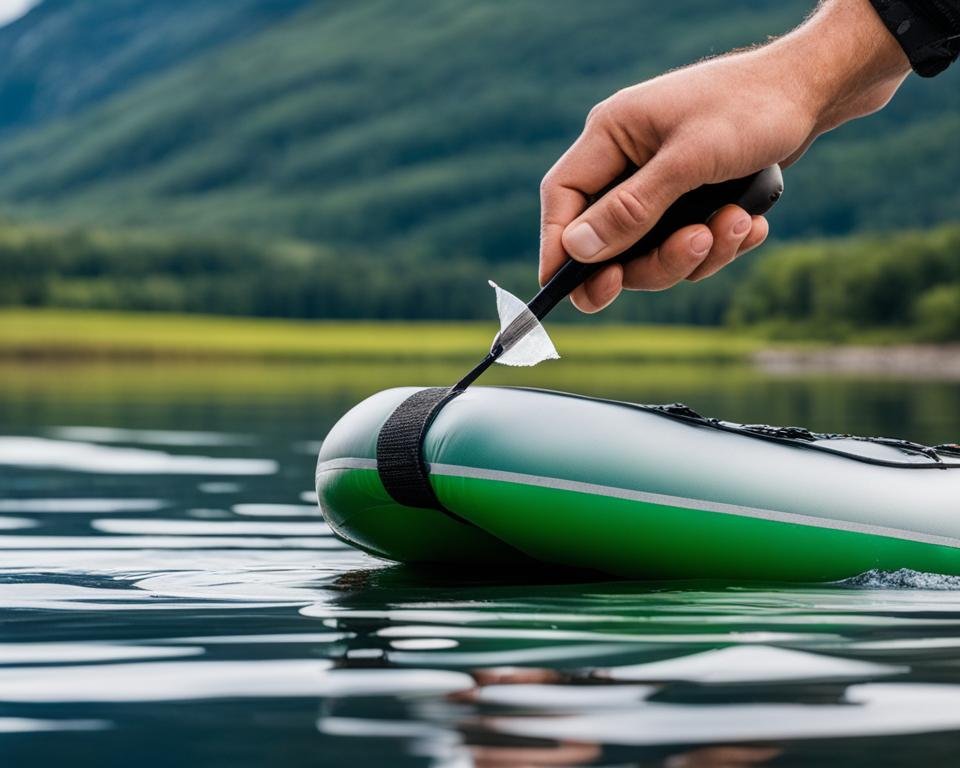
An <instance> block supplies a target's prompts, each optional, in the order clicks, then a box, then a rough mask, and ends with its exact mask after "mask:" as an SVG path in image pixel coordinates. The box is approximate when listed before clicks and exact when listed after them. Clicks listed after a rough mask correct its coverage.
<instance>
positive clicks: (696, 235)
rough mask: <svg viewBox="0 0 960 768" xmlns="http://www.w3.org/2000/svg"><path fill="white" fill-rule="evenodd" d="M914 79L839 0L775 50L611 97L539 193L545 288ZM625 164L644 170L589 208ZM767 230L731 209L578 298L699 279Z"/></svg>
mask: <svg viewBox="0 0 960 768" xmlns="http://www.w3.org/2000/svg"><path fill="white" fill-rule="evenodd" d="M908 72H909V63H908V61H907V59H906V57H905V56H904V54H903V52H902V51H901V49H900V47H899V45H898V44H897V43H896V41H895V40H894V38H893V37H892V36H891V35H890V34H889V32H887V30H886V28H885V27H884V26H883V23H882V22H881V21H880V19H879V17H877V15H876V13H875V12H874V11H873V9H872V7H871V6H870V4H869V2H868V0H830V2H827V3H826V4H824V5H823V6H822V7H821V9H820V10H819V11H818V12H817V13H816V14H815V15H814V16H813V17H812V18H811V19H810V20H808V22H807V23H806V24H804V25H802V26H801V27H799V28H798V29H797V30H795V31H794V32H792V33H790V34H789V35H786V36H785V37H783V38H780V39H779V40H776V41H774V42H773V43H770V44H768V45H766V46H763V47H761V48H756V49H752V50H748V51H743V52H739V53H735V54H731V55H728V56H723V57H720V58H717V59H711V60H709V61H705V62H701V63H699V64H696V65H693V66H690V67H687V68H684V69H680V70H676V71H674V72H670V73H668V74H666V75H663V76H661V77H658V78H655V79H653V80H650V81H647V82H645V83H641V84H640V85H636V86H633V87H631V88H627V89H625V90H622V91H620V92H618V93H616V94H614V95H613V96H611V97H610V98H609V99H607V100H605V101H603V102H601V103H600V104H598V105H597V106H596V107H594V109H593V110H592V111H591V112H590V115H589V116H588V118H587V122H586V126H585V128H584V130H583V133H582V134H581V135H580V137H579V138H578V139H577V140H576V141H575V142H574V144H573V146H571V147H570V149H569V150H567V152H566V153H565V154H564V155H563V156H562V157H561V158H560V160H558V161H557V163H556V164H555V165H554V166H553V168H551V169H550V171H549V173H547V175H546V177H545V178H544V180H543V183H542V185H541V242H540V283H541V285H542V284H544V283H545V282H546V281H547V280H549V279H550V277H551V276H552V275H553V274H554V273H555V272H556V271H557V269H559V268H560V266H562V265H563V263H564V262H565V261H566V260H567V258H568V255H569V256H570V257H572V258H575V259H577V260H579V261H589V262H593V261H606V260H608V259H611V258H613V257H614V256H616V255H618V254H619V253H622V252H623V251H625V250H626V249H627V248H629V247H630V246H631V245H633V244H634V243H635V242H636V241H637V240H639V239H640V238H641V237H642V236H643V235H644V234H645V233H646V232H647V231H648V230H649V229H650V228H651V227H652V226H653V225H654V224H655V223H656V221H657V220H658V219H659V218H660V216H661V215H662V214H663V212H664V211H665V210H666V209H667V208H668V207H669V206H670V205H671V204H672V203H673V202H674V201H675V200H676V199H677V198H678V197H680V195H682V194H683V193H685V192H688V191H690V190H691V189H694V188H696V187H699V186H701V185H702V184H707V183H716V182H721V181H726V180H727V179H732V178H737V177H741V176H747V175H749V174H751V173H754V172H755V171H758V170H760V169H761V168H764V167H766V166H768V165H772V164H774V163H780V165H781V166H784V167H785V166H787V165H789V164H790V163H792V162H793V161H794V160H796V159H797V158H798V157H799V156H800V155H802V154H803V152H804V151H805V150H806V148H807V147H808V146H809V145H810V144H811V143H812V142H813V140H814V139H815V138H816V137H817V136H818V135H820V134H821V133H823V132H825V131H827V130H830V129H831V128H833V127H835V126H837V125H839V124H841V123H843V122H846V121H847V120H850V119H852V118H853V117H857V116H860V115H863V114H867V113H869V112H872V111H875V110H877V109H879V108H880V107H882V106H883V105H884V104H886V103H887V101H888V100H889V99H890V97H891V96H892V95H893V93H894V92H895V91H896V89H897V87H898V86H899V84H900V83H901V82H902V80H903V78H904V77H905V76H906V74H907V73H908ZM630 167H636V168H638V169H639V170H637V171H636V172H635V173H634V174H633V175H631V176H630V177H629V178H627V179H626V180H624V181H622V182H621V183H619V184H618V185H617V186H615V187H614V188H613V189H611V190H610V191H609V192H607V193H606V194H605V195H603V197H602V198H601V199H600V200H598V201H597V202H596V203H594V204H593V205H592V206H590V207H589V208H586V206H587V201H588V199H589V198H590V197H591V196H592V195H594V194H596V193H598V192H599V191H601V190H603V189H604V188H605V187H607V186H608V185H609V184H610V183H611V182H612V181H613V180H614V179H616V178H618V177H619V176H621V175H622V174H623V172H624V171H625V170H626V169H627V168H630ZM767 232H768V226H767V222H766V220H765V219H764V218H763V217H762V216H754V217H751V216H750V215H749V214H748V213H747V212H746V211H744V210H743V209H741V208H739V207H737V206H733V205H730V206H726V207H724V208H722V209H720V210H719V211H718V212H717V213H716V214H715V215H714V216H713V217H712V218H711V220H710V221H709V222H707V224H696V225H692V226H689V227H684V228H683V229H681V230H679V231H677V232H676V233H674V234H673V235H671V236H670V237H669V238H668V239H667V240H666V241H665V242H664V243H663V245H661V246H660V247H659V248H657V249H656V250H655V251H653V252H652V253H650V254H648V255H647V256H645V257H640V258H637V259H634V260H633V261H631V262H629V263H628V264H626V265H623V266H622V265H619V264H615V263H612V264H610V265H608V266H606V267H605V268H603V269H601V270H600V271H599V272H597V273H596V274H595V275H593V276H592V277H591V278H590V279H589V280H587V282H586V283H584V285H582V286H580V287H579V288H577V289H576V290H575V291H574V292H573V293H572V294H571V299H572V300H573V303H574V304H575V305H576V306H577V307H578V308H579V309H580V310H582V311H584V312H596V311H598V310H600V309H603V308H604V307H605V306H607V305H608V304H610V302H612V301H613V300H614V299H615V298H616V297H617V295H618V294H619V293H620V291H621V290H622V289H623V288H627V289H631V290H662V289H664V288H669V287H670V286H673V285H675V284H676V283H678V282H680V281H681V280H700V279H703V278H705V277H708V276H710V275H712V274H714V273H715V272H717V271H718V270H720V269H722V268H723V267H724V266H726V265H727V264H729V263H730V262H731V261H733V259H734V258H736V257H737V256H738V255H740V254H742V253H745V252H746V251H748V250H750V249H751V248H755V247H756V246H757V245H759V244H760V243H762V242H763V240H764V239H765V238H766V236H767Z"/></svg>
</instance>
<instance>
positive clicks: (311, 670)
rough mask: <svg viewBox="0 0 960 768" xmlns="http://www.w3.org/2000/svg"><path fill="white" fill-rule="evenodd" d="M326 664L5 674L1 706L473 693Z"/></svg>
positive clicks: (466, 682) (443, 682)
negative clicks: (5, 704)
mask: <svg viewBox="0 0 960 768" xmlns="http://www.w3.org/2000/svg"><path fill="white" fill-rule="evenodd" d="M332 667H333V662H331V661H328V660H325V659H316V660H306V659H294V660H286V659H284V660H268V661H189V662H155V663H150V664H146V663H127V664H87V665H82V666H59V667H49V668H36V669H0V701H6V702H36V703H40V702H43V703H64V702H141V701H186V700H196V699H219V698H276V697H284V698H286V697H303V696H306V697H314V696H318V697H320V696H336V697H346V696H398V695H403V694H408V693H416V694H421V695H422V694H432V695H438V694H445V693H453V692H455V691H462V690H467V689H469V688H472V687H473V685H474V682H473V678H471V677H470V676H469V675H467V674H464V673H461V672H446V671H437V670H419V669H332Z"/></svg>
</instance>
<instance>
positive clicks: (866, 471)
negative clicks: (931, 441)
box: [317, 387, 960, 581]
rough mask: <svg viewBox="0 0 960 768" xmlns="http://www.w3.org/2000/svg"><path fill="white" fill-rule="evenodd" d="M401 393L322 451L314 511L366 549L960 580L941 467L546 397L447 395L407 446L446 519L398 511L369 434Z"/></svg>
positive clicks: (897, 452)
mask: <svg viewBox="0 0 960 768" xmlns="http://www.w3.org/2000/svg"><path fill="white" fill-rule="evenodd" d="M415 391H417V390H416V389H415V388H402V389H392V390H387V391H384V392H380V393H378V394H376V395H374V396H372V397H370V398H368V399H367V400H365V401H363V402H362V403H360V404H359V405H357V406H356V407H355V408H353V409H352V410H351V411H350V412H348V413H347V414H346V415H345V416H344V417H343V418H342V419H341V420H340V421H339V422H338V423H337V424H336V425H335V426H334V428H333V429H332V430H331V432H330V433H329V435H328V436H327V437H326V439H325V440H324V442H323V445H322V448H321V451H320V456H319V462H318V467H317V494H318V497H319V500H320V506H321V509H322V511H323V514H324V517H325V519H326V520H327V521H328V523H329V524H330V526H331V528H332V529H333V531H334V532H335V534H336V535H337V536H339V537H340V538H341V539H343V540H344V541H347V542H349V543H350V544H352V545H354V546H356V547H359V548H361V549H363V550H365V551H367V552H369V553H371V554H374V555H377V556H379V557H383V558H386V559H389V560H395V561H399V562H406V563H436V564H450V565H453V566H456V567H459V568H464V569H474V570H475V569H476V568H477V567H478V566H484V565H493V566H499V565H506V564H516V563H524V562H530V561H531V560H535V561H540V562H541V563H548V564H555V565H558V566H567V567H574V568H586V569H591V570H595V571H600V572H603V573H605V574H609V575H613V576H617V577H624V578H640V579H670V578H678V579H699V578H720V579H748V580H783V581H831V580H837V579H842V578H846V577H850V576H854V575H856V574H859V573H862V572H864V571H867V570H871V569H881V570H896V569H899V568H911V569H915V570H921V571H931V572H937V573H950V574H960V466H957V463H956V462H953V463H952V464H951V463H942V460H941V459H939V458H938V457H936V456H935V455H934V458H933V459H931V458H930V456H929V455H924V454H922V453H920V452H917V451H908V450H904V449H903V448H900V447H896V446H888V445H880V444H876V443H863V442H858V441H856V440H854V439H847V440H836V439H834V440H831V441H808V442H810V443H811V445H806V444H803V443H801V442H800V441H796V440H777V439H764V438H763V436H762V435H757V434H750V433H746V432H738V431H736V430H733V429H725V428H723V427H724V424H723V423H722V422H720V423H717V425H711V424H707V423H703V420H701V421H699V422H698V421H695V420H690V419H683V418H676V417H673V416H671V415H670V414H669V413H665V412H661V411H657V410H655V409H652V408H649V407H643V406H636V405H632V404H629V403H616V402H610V401H599V400H594V399H590V398H584V397H578V396H574V395H566V394H562V393H553V392H544V391H536V390H525V389H513V388H499V387H473V388H470V389H468V390H467V391H466V392H464V393H463V394H462V395H460V396H459V397H457V398H455V399H454V400H452V401H451V402H449V403H448V404H447V405H445V406H444V407H443V409H442V410H441V411H440V413H439V414H438V415H437V417H436V419H435V420H434V421H433V423H432V424H431V426H430V428H429V430H428V432H427V433H426V436H425V439H424V441H423V457H424V460H425V462H426V464H427V466H428V469H429V480H430V483H431V485H432V487H433V490H434V492H435V494H436V496H437V498H438V499H439V500H440V502H441V503H442V504H443V506H444V507H445V508H446V511H441V510H436V509H421V508H413V507H407V506H402V505H400V504H398V503H397V502H396V501H394V500H393V499H392V498H391V497H390V495H389V494H388V493H387V491H386V490H385V488H384V486H383V484H382V483H381V480H380V477H379V475H378V472H377V436H378V434H379V432H380V428H381V427H382V426H383V423H384V422H385V421H386V419H387V418H388V417H389V416H390V414H391V413H392V412H393V411H394V409H395V408H396V407H397V406H398V405H399V404H400V403H401V402H402V401H404V400H405V399H406V398H407V397H409V396H410V395H411V394H413V393H414V392H415ZM827 442H829V446H828V447H826V449H823V447H824V446H825V445H826V443H827ZM931 465H935V466H931Z"/></svg>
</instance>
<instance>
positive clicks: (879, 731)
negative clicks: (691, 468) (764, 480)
mask: <svg viewBox="0 0 960 768" xmlns="http://www.w3.org/2000/svg"><path fill="white" fill-rule="evenodd" d="M338 370H339V369H332V368H329V367H326V368H324V367H316V368H312V369H310V368H297V369H295V370H284V369H282V368H281V369H277V368H271V369H269V370H261V371H259V372H257V371H254V370H252V369H249V368H247V369H244V370H243V371H242V375H241V372H236V375H234V376H233V377H229V376H226V375H225V374H224V372H223V370H222V369H221V368H218V370H217V373H216V375H208V376H204V375H203V371H202V370H200V371H198V370H196V369H194V368H191V369H189V370H185V371H180V372H177V371H167V370H163V369H159V370H158V369H152V368H150V367H149V366H120V367H118V368H116V369H114V370H113V371H112V373H111V372H110V371H108V370H107V369H106V368H105V367H103V366H96V367H92V368H88V367H77V368H73V369H66V370H64V371H59V370H58V371H56V373H55V375H54V373H53V372H52V371H51V370H50V369H48V368H44V367H40V366H22V367H19V368H16V369H14V368H11V367H9V366H8V367H7V369H5V370H4V371H3V373H4V374H6V375H4V376H2V377H0V515H2V517H0V623H2V633H3V634H2V638H0V743H2V748H3V755H4V759H5V762H6V763H10V764H14V765H42V764H47V763H49V764H53V763H54V762H55V761H57V762H63V761H65V760H68V761H69V762H70V763H71V764H80V765H87V764H89V765H97V766H100V765H104V764H115V763H116V762H117V755H123V762H124V763H125V764H126V763H140V764H143V765H145V766H152V765H171V764H176V765H188V766H189V765H199V764H203V765H224V766H227V765H230V766H236V765H238V764H251V765H252V764H257V765H301V764H303V765H307V764H309V765H351V766H353V765H391V766H392V765H408V764H409V765H443V766H469V765H476V766H515V765H523V766H536V765H609V766H614V765H616V766H619V765H626V764H639V765H664V766H668V767H669V768H682V767H701V766H715V767H716V768H720V767H721V766H723V767H724V768H732V767H734V766H755V765H838V766H839V765H844V766H849V765H853V766H859V765H863V766H867V765H870V766H875V765H896V764H902V763H903V762H904V761H905V759H910V760H911V761H913V762H916V763H918V764H923V765H940V764H943V765H948V764H950V765H952V764H953V759H952V757H953V754H954V752H955V749H956V744H957V743H958V741H957V740H958V732H960V666H958V665H957V663H956V658H957V652H958V650H960V580H958V579H956V578H947V577H940V576H935V575H929V574H916V573H912V572H898V573H895V574H881V573H870V574H865V575H863V576H861V577H858V578H857V579H853V580H850V581H848V582H845V583H842V584H835V585H799V586H782V585H756V584H753V585H748V584H706V583H646V584H644V583H637V582H597V581H593V582H591V581H585V580H584V579H585V577H584V576H583V575H582V574H581V575H575V574H569V573H548V572H544V571H537V572H534V573H497V574H489V573H484V572H482V571H478V572H474V573H457V574H451V573H437V572H422V571H412V570H409V569H405V568H402V567H398V566H390V565H387V564H384V563H381V562H379V561H376V560H374V559H373V558H370V557H368V556H366V555H363V554H361V553H359V552H356V551H354V550H352V549H349V548H347V547H345V546H344V545H342V544H341V543H340V542H339V541H337V540H336V539H335V538H334V537H333V536H332V535H331V533H330V531H329V529H328V527H327V526H326V524H325V523H324V522H323V521H322V520H321V519H320V517H319V516H318V512H317V509H316V506H315V496H314V494H313V491H312V490H310V486H311V484H312V476H313V468H314V467H313V464H314V456H315V454H316V450H317V448H318V441H319V440H320V439H321V438H322V436H323V434H324V433H325V431H326V430H327V429H328V428H329V426H330V425H331V424H332V423H333V421H334V420H335V419H336V417H337V416H338V415H339V414H340V413H341V412H342V411H343V410H345V409H346V408H347V407H349V406H350V405H351V404H352V403H353V402H355V401H356V400H357V399H359V398H360V397H362V396H364V395H365V394H368V393H369V392H371V391H374V390H376V389H379V388H382V387H384V386H389V385H391V384H406V383H418V382H419V383H436V382H438V381H450V380H452V379H453V378H454V377H455V376H454V372H452V371H449V370H446V371H444V370H442V369H441V368H439V367H438V368H437V369H436V370H433V369H429V368H428V369H418V370H412V369H404V368H402V367H401V368H398V369H396V370H394V371H392V372H391V371H386V372H385V371H384V370H381V369H380V368H373V369H371V370H370V371H367V372H364V371H363V369H362V368H360V367H358V366H352V367H348V368H343V369H342V370H339V372H338V375H337V376H334V375H333V374H334V373H335V372H337V371H338ZM537 371H539V373H533V372H524V373H523V374H522V375H523V376H526V377H528V378H526V379H524V380H523V382H522V383H525V384H538V385H543V386H555V387H565V388H569V389H576V390H578V391H581V392H585V393H590V394H599V395H605V396H616V397H624V398H630V399H635V400H640V401H673V400H686V401H688V402H689V403H690V404H691V405H693V406H694V407H696V408H697V409H699V410H701V411H704V412H706V413H709V414H711V415H719V416H724V417H727V418H730V419H735V420H743V421H772V422H780V423H800V424H805V425H808V426H811V427H814V428H817V429H822V430H846V431H857V432H867V433H886V434H891V435H895V436H902V437H909V438H912V439H916V440H922V441H925V442H932V443H936V442H945V441H948V440H955V439H956V438H957V437H958V436H960V389H958V387H957V385H955V384H953V385H949V384H938V383H935V382H921V383H898V382H895V381H884V382H877V381H856V380H826V379H814V380H803V379H794V380H786V379H774V378H764V377H761V376H759V375H757V374H756V373H753V372H750V371H745V370H741V369H719V370H718V369H710V370H706V369H696V368H694V367H691V366H674V367H672V368H670V367H663V366H661V367H658V368H643V367H639V366H634V367H631V366H619V367H617V368H616V370H614V369H613V368H612V367H611V366H602V365H598V366H591V367H589V368H588V369H579V370H578V369H576V368H570V367H567V368H554V369H552V370H546V369H537ZM427 374H430V375H429V376H427ZM498 375H500V376H501V377H502V376H503V375H505V374H502V373H498ZM421 376H426V378H420V377H421ZM535 376H540V377H541V378H540V379H539V380H538V379H536V378H529V377H535ZM555 379H556V380H555ZM564 382H567V383H564ZM51 733H53V734H54V735H51ZM908 756H909V758H908Z"/></svg>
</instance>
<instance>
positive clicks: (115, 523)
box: [90, 518, 330, 536]
mask: <svg viewBox="0 0 960 768" xmlns="http://www.w3.org/2000/svg"><path fill="white" fill-rule="evenodd" d="M90 525H91V526H92V527H93V528H94V529H95V530H98V531H103V532H104V533H130V534H142V535H162V536H176V535H185V536H208V535H216V536H232V535H237V536H246V535H260V536H327V535H329V534H330V526H328V525H327V524H326V523H274V522H270V523H259V522H254V523H250V522H246V521H233V520H229V521H223V522H219V521H218V522H208V521H206V520H138V519H133V518H124V519H122V520H109V519H108V520H93V521H91V523H90Z"/></svg>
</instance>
